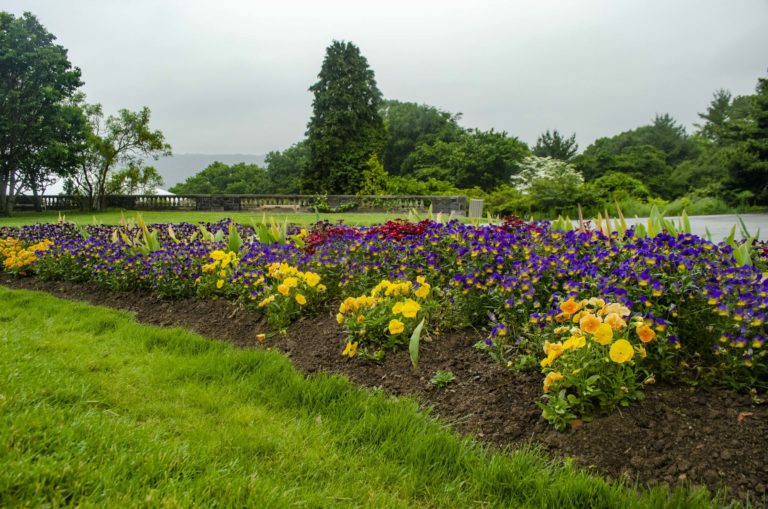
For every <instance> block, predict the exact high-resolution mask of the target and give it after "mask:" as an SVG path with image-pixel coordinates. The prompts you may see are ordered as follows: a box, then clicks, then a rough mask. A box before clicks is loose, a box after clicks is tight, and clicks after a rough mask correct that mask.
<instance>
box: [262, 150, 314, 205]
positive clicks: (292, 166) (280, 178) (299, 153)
mask: <svg viewBox="0 0 768 509" xmlns="http://www.w3.org/2000/svg"><path fill="white" fill-rule="evenodd" d="M309 158H310V153H309V145H308V143H307V141H306V140H302V141H300V142H298V143H295V144H293V145H291V146H290V147H289V148H287V149H285V150H283V151H282V152H275V151H273V152H270V153H268V154H267V157H266V163H267V175H268V176H269V182H270V185H269V191H268V192H270V193H275V194H299V193H300V192H301V178H302V175H304V172H305V171H306V170H307V168H308V166H309Z"/></svg>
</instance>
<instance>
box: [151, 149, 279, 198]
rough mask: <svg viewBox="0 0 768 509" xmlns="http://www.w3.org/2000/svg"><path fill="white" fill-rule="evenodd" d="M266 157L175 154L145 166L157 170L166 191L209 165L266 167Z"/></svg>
mask: <svg viewBox="0 0 768 509" xmlns="http://www.w3.org/2000/svg"><path fill="white" fill-rule="evenodd" d="M265 157H266V155H264V154H262V155H256V154H174V155H172V156H170V157H161V158H160V159H158V160H157V161H155V160H153V159H147V160H146V161H145V164H146V165H148V166H154V167H155V168H157V172H158V173H159V174H160V175H162V177H163V181H164V185H163V187H164V188H165V189H168V188H169V187H171V186H173V185H175V184H178V183H179V182H184V181H185V180H187V178H189V177H191V176H192V175H194V174H196V173H200V172H201V171H203V170H204V169H205V168H206V167H207V166H208V165H209V164H211V163H213V162H214V161H219V162H221V163H224V164H237V163H248V164H258V165H259V166H261V167H266V163H265V162H264V158H265Z"/></svg>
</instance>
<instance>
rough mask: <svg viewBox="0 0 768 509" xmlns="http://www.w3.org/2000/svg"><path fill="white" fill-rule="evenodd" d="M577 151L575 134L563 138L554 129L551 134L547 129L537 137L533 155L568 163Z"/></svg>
mask: <svg viewBox="0 0 768 509" xmlns="http://www.w3.org/2000/svg"><path fill="white" fill-rule="evenodd" d="M578 150H579V145H578V143H576V134H572V135H570V136H569V137H568V138H566V137H564V136H563V135H562V134H560V133H559V132H558V130H557V129H554V130H553V131H552V132H551V133H550V132H549V129H547V131H546V132H545V133H543V134H542V135H540V136H539V138H538V139H537V140H536V146H535V147H533V150H532V152H533V155H535V156H537V157H551V158H553V159H559V160H561V161H570V160H571V159H573V157H574V156H575V155H576V152H578Z"/></svg>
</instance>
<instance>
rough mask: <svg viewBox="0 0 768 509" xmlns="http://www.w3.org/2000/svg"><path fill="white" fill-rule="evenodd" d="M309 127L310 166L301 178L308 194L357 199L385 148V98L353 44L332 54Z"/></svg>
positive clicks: (336, 46) (338, 45)
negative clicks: (368, 169)
mask: <svg viewBox="0 0 768 509" xmlns="http://www.w3.org/2000/svg"><path fill="white" fill-rule="evenodd" d="M318 78H319V81H318V82H317V83H315V84H314V85H312V86H311V87H310V88H309V90H310V91H311V92H313V93H314V95H315V98H314V100H313V102H312V109H313V113H312V118H311V119H310V121H309V124H308V126H307V137H308V138H307V139H308V143H309V149H310V163H309V165H308V166H307V168H306V170H305V172H304V176H303V179H302V190H303V191H304V192H305V193H312V194H320V193H328V194H356V193H357V192H358V191H359V190H360V186H361V185H362V172H363V170H364V169H365V167H366V163H367V162H368V160H369V159H370V158H371V155H374V154H380V153H381V152H382V150H383V145H384V136H385V135H384V133H385V131H384V122H383V120H382V118H381V115H380V114H379V107H380V105H381V101H382V96H381V92H380V91H379V89H378V88H377V87H376V80H375V79H374V74H373V71H372V70H371V69H370V68H369V67H368V61H367V60H366V59H365V57H363V56H362V55H361V54H360V50H359V49H358V48H357V46H355V45H354V44H352V43H350V42H343V41H334V42H333V43H332V44H331V45H330V46H329V47H328V48H327V49H326V54H325V59H324V60H323V66H322V68H321V70H320V74H319V75H318Z"/></svg>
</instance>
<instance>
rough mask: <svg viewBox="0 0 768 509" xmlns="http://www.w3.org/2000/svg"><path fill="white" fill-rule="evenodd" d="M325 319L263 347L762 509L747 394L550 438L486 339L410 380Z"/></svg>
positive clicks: (243, 328) (505, 440) (533, 381)
mask: <svg viewBox="0 0 768 509" xmlns="http://www.w3.org/2000/svg"><path fill="white" fill-rule="evenodd" d="M0 284H3V285H5V286H8V287H11V288H17V289H27V290H40V291H46V292H49V293H52V294H54V295H57V296H60V297H64V298H68V299H77V300H84V301H87V302H91V303H94V304H98V305H105V306H110V307H115V308H121V309H127V310H130V311H133V312H134V313H135V314H136V316H137V319H138V320H139V321H141V322H144V323H150V324H155V325H161V326H180V327H185V328H189V329H192V330H194V331H196V332H199V333H202V334H204V335H207V336H210V337H214V338H219V339H223V340H227V341H230V342H232V343H234V344H236V345H237V346H240V347H262V345H261V344H260V343H259V341H258V340H257V337H256V335H257V334H258V333H262V332H267V326H266V324H265V321H264V320H263V319H260V318H259V317H258V316H256V315H254V314H253V313H250V312H248V311H245V310H243V309H241V308H240V307H238V306H237V305H234V304H231V303H229V302H226V301H223V300H215V301H213V300H162V299H158V298H157V297H155V296H153V295H150V294H147V293H146V292H119V293H118V292H110V291H108V290H103V289H98V288H95V287H93V286H90V285H87V284H76V283H70V282H59V281H56V282H51V281H43V280H41V279H39V278H15V277H13V276H11V275H9V274H5V273H0ZM332 314H333V313H332V312H331V310H328V311H326V312H323V313H321V314H320V315H319V316H317V317H314V318H307V319H303V320H300V321H299V322H297V323H295V324H294V325H292V326H291V327H290V328H289V329H288V333H287V334H286V335H282V336H280V335H278V336H273V337H271V338H268V339H267V340H266V342H265V343H264V345H266V346H268V347H269V346H271V347H275V348H277V349H279V350H281V351H283V352H285V354H286V355H288V356H289V357H290V358H291V359H292V361H293V363H294V365H296V367H297V368H299V369H301V370H303V371H304V372H306V373H315V372H318V371H329V372H335V373H340V374H344V375H346V376H348V377H349V378H350V379H351V380H353V381H355V382H356V383H358V384H361V385H365V386H368V387H380V388H382V389H383V390H385V391H387V392H388V393H391V394H396V395H403V394H408V395H412V396H414V397H415V398H417V399H418V400H419V401H420V402H421V403H422V405H423V406H424V407H426V408H433V409H434V412H435V413H436V414H437V415H439V416H440V417H441V418H442V419H443V420H444V421H446V422H448V423H450V424H451V425H452V426H453V427H454V428H456V429H457V430H459V431H461V432H464V433H472V434H474V435H476V436H478V437H479V438H480V439H481V440H483V441H486V442H489V443H492V444H495V445H498V446H501V447H506V446H510V447H518V446H521V445H525V444H533V445H536V446H540V447H541V448H542V449H544V450H547V451H548V452H549V453H551V454H552V455H554V456H557V457H572V458H574V460H575V461H576V462H577V463H578V464H580V465H582V466H585V467H593V468H595V469H596V470H597V471H598V472H600V473H602V474H604V475H607V476H608V477H611V478H624V479H626V480H628V481H629V482H637V483H639V484H641V485H644V486H653V485H656V484H661V483H666V484H670V485H676V484H680V483H692V484H695V485H706V486H708V487H709V488H710V489H713V490H714V489H717V488H719V487H725V488H727V489H729V490H730V492H731V494H732V496H734V497H735V498H740V499H745V498H746V497H749V498H750V499H752V500H753V501H755V500H757V501H762V503H765V497H766V491H767V490H768V405H765V404H756V403H755V402H754V401H753V400H752V398H751V397H750V396H749V395H747V394H737V393H735V392H733V391H730V390H726V389H721V388H713V387H705V386H697V387H690V386H685V385H675V386H671V385H663V384H657V385H653V386H648V387H647V388H646V390H645V393H646V398H645V399H644V400H643V401H640V402H638V403H637V404H635V405H634V406H632V407H630V408H626V409H621V411H615V412H613V413H611V414H610V415H605V416H602V415H598V416H596V417H595V419H594V421H593V422H591V423H587V424H584V425H583V426H581V427H577V428H575V429H571V430H569V431H567V432H558V431H555V430H554V429H553V428H552V427H551V426H550V425H549V424H548V423H547V422H546V421H544V420H543V419H542V418H541V410H540V409H539V408H538V407H537V406H536V401H537V400H538V399H539V398H540V396H541V376H540V375H538V374H533V375H526V374H520V373H514V372H511V371H509V370H507V369H505V368H504V367H503V366H501V365H499V364H498V363H496V362H495V361H494V360H493V359H491V358H490V357H489V356H488V354H487V353H485V352H481V351H478V350H476V349H475V348H473V345H474V344H475V343H476V342H477V341H479V340H481V339H483V338H482V337H481V336H480V335H479V334H477V333H475V332H472V331H462V332H451V333H446V334H444V335H441V336H439V337H436V338H435V339H434V340H433V341H431V342H426V341H424V342H422V344H421V349H420V353H421V361H420V364H419V367H418V370H414V369H413V368H412V366H411V362H410V359H409V357H408V353H407V352H405V351H400V352H392V353H389V354H388V355H387V356H386V357H385V358H384V360H383V361H382V362H380V363H375V362H372V361H369V360H365V359H361V358H356V359H347V358H346V357H342V356H341V355H340V353H341V350H342V349H343V346H344V345H343V343H344V341H345V334H344V332H343V330H342V329H341V327H340V326H339V325H338V324H337V323H336V320H335V319H334V318H333V316H332ZM437 370H446V371H451V372H452V373H453V374H454V375H455V376H456V380H455V382H453V383H451V384H449V385H447V387H445V388H442V389H441V388H438V387H436V386H435V385H434V384H432V383H431V382H430V379H431V378H432V376H433V375H434V373H435V372H436V371H437Z"/></svg>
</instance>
